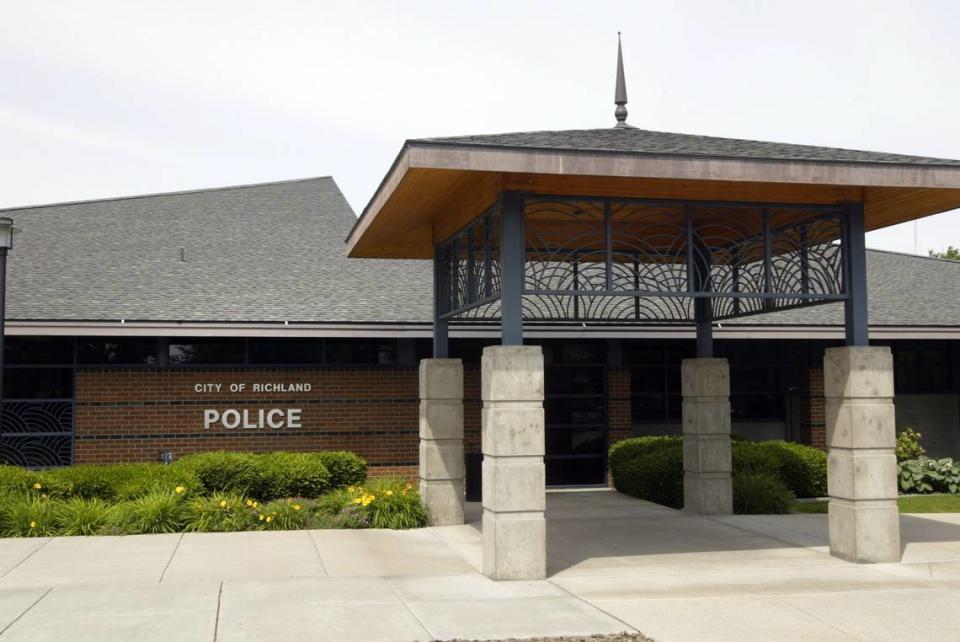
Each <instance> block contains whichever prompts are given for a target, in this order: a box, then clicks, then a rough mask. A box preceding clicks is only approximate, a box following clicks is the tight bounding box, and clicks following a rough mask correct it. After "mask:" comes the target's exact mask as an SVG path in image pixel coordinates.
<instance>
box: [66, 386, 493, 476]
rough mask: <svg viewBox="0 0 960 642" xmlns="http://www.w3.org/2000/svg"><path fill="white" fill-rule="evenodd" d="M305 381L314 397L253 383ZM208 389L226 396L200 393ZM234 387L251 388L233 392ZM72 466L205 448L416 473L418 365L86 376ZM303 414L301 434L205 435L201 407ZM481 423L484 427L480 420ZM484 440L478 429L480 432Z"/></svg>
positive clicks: (217, 430) (219, 429)
mask: <svg viewBox="0 0 960 642" xmlns="http://www.w3.org/2000/svg"><path fill="white" fill-rule="evenodd" d="M272 382H277V383H300V382H304V383H309V384H310V385H311V390H310V391H309V392H292V393H251V392H249V390H250V388H251V386H252V384H254V383H272ZM203 383H219V384H222V391H221V392H215V393H207V392H196V391H195V389H194V386H195V385H196V384H203ZM230 384H246V390H245V391H238V392H230V391H229V386H230ZM75 399H76V419H75V442H74V444H75V445H74V461H75V462H76V463H104V462H121V461H155V460H156V459H157V458H158V456H159V453H160V452H161V451H172V452H173V453H174V455H175V456H176V457H180V456H182V455H185V454H188V453H193V452H199V451H206V450H221V449H226V450H242V451H252V452H264V451H270V450H294V451H296V450H331V449H345V450H351V451H353V452H356V453H357V454H359V455H361V456H362V457H364V458H365V459H366V460H367V461H368V462H369V464H370V471H371V474H374V475H377V474H400V475H405V476H416V472H417V459H418V434H417V406H418V391H417V371H416V369H415V368H344V369H279V368H278V369H273V368H243V369H239V368H227V369H222V368H209V369H207V368H205V369H190V370H186V369H183V370H162V369H122V370H116V369H80V370H78V371H77V376H76V394H75ZM207 408H210V409H215V410H218V411H221V412H222V411H223V410H225V409H228V408H235V409H238V410H241V411H242V410H244V409H250V410H251V411H253V412H252V413H251V414H252V415H256V411H257V410H258V409H259V408H266V409H270V408H279V409H282V410H287V409H290V408H300V409H301V410H302V421H301V427H300V428H281V429H271V428H257V429H243V428H235V429H232V430H229V429H225V428H224V427H223V426H220V425H216V426H214V427H211V428H210V429H207V430H205V429H204V421H203V411H204V409H207ZM477 423H479V421H478V422H477ZM478 434H479V431H478Z"/></svg>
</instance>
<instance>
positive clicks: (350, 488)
mask: <svg viewBox="0 0 960 642" xmlns="http://www.w3.org/2000/svg"><path fill="white" fill-rule="evenodd" d="M347 492H348V493H355V492H357V487H356V486H350V487H349V488H347Z"/></svg>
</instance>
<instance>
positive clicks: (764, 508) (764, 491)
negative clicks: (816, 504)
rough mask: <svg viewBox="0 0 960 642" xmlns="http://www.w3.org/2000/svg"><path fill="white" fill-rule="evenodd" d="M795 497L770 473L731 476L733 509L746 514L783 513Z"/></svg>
mask: <svg viewBox="0 0 960 642" xmlns="http://www.w3.org/2000/svg"><path fill="white" fill-rule="evenodd" d="M795 499H796V497H795V496H794V494H793V493H792V492H791V491H790V489H789V488H787V486H786V484H784V483H783V482H782V481H780V480H779V479H777V478H776V477H774V476H773V475H770V474H764V473H756V472H746V473H741V474H739V475H735V476H734V478H733V510H734V512H735V513H740V514H746V515H769V514H783V513H786V512H788V511H789V509H790V504H791V503H793V500H795Z"/></svg>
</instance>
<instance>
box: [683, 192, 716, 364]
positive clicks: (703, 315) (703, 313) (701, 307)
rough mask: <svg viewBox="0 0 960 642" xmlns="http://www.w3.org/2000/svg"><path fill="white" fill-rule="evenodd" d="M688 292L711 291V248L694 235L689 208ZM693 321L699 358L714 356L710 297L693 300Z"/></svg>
mask: <svg viewBox="0 0 960 642" xmlns="http://www.w3.org/2000/svg"><path fill="white" fill-rule="evenodd" d="M686 214H687V217H686V218H687V291H688V292H691V293H697V292H707V291H709V290H710V248H708V247H705V246H703V244H702V243H700V242H697V240H695V237H694V233H693V208H692V207H689V206H688V207H687V212H686ZM693 320H694V323H695V324H696V327H697V357H698V358H707V357H712V356H713V312H712V307H711V300H710V298H709V297H695V298H694V299H693Z"/></svg>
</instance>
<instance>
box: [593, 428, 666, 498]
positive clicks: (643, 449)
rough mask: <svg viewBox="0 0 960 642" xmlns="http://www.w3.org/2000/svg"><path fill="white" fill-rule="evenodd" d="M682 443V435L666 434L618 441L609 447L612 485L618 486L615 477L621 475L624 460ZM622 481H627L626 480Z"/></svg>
mask: <svg viewBox="0 0 960 642" xmlns="http://www.w3.org/2000/svg"><path fill="white" fill-rule="evenodd" d="M682 444H683V437H679V436H667V435H656V436H647V437H632V438H630V439H624V440H622V441H618V442H617V443H615V444H614V445H613V446H611V447H610V473H611V475H612V476H613V481H614V485H615V486H616V487H617V488H618V489H619V488H620V484H619V483H618V482H617V479H618V477H622V466H623V464H625V463H626V462H628V461H631V460H634V459H636V458H637V457H639V456H641V455H647V454H649V453H652V452H659V451H661V450H663V449H670V448H679V447H680V446H681V445H682ZM623 481H625V482H627V480H623ZM627 483H629V482H627ZM623 492H626V491H623Z"/></svg>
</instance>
